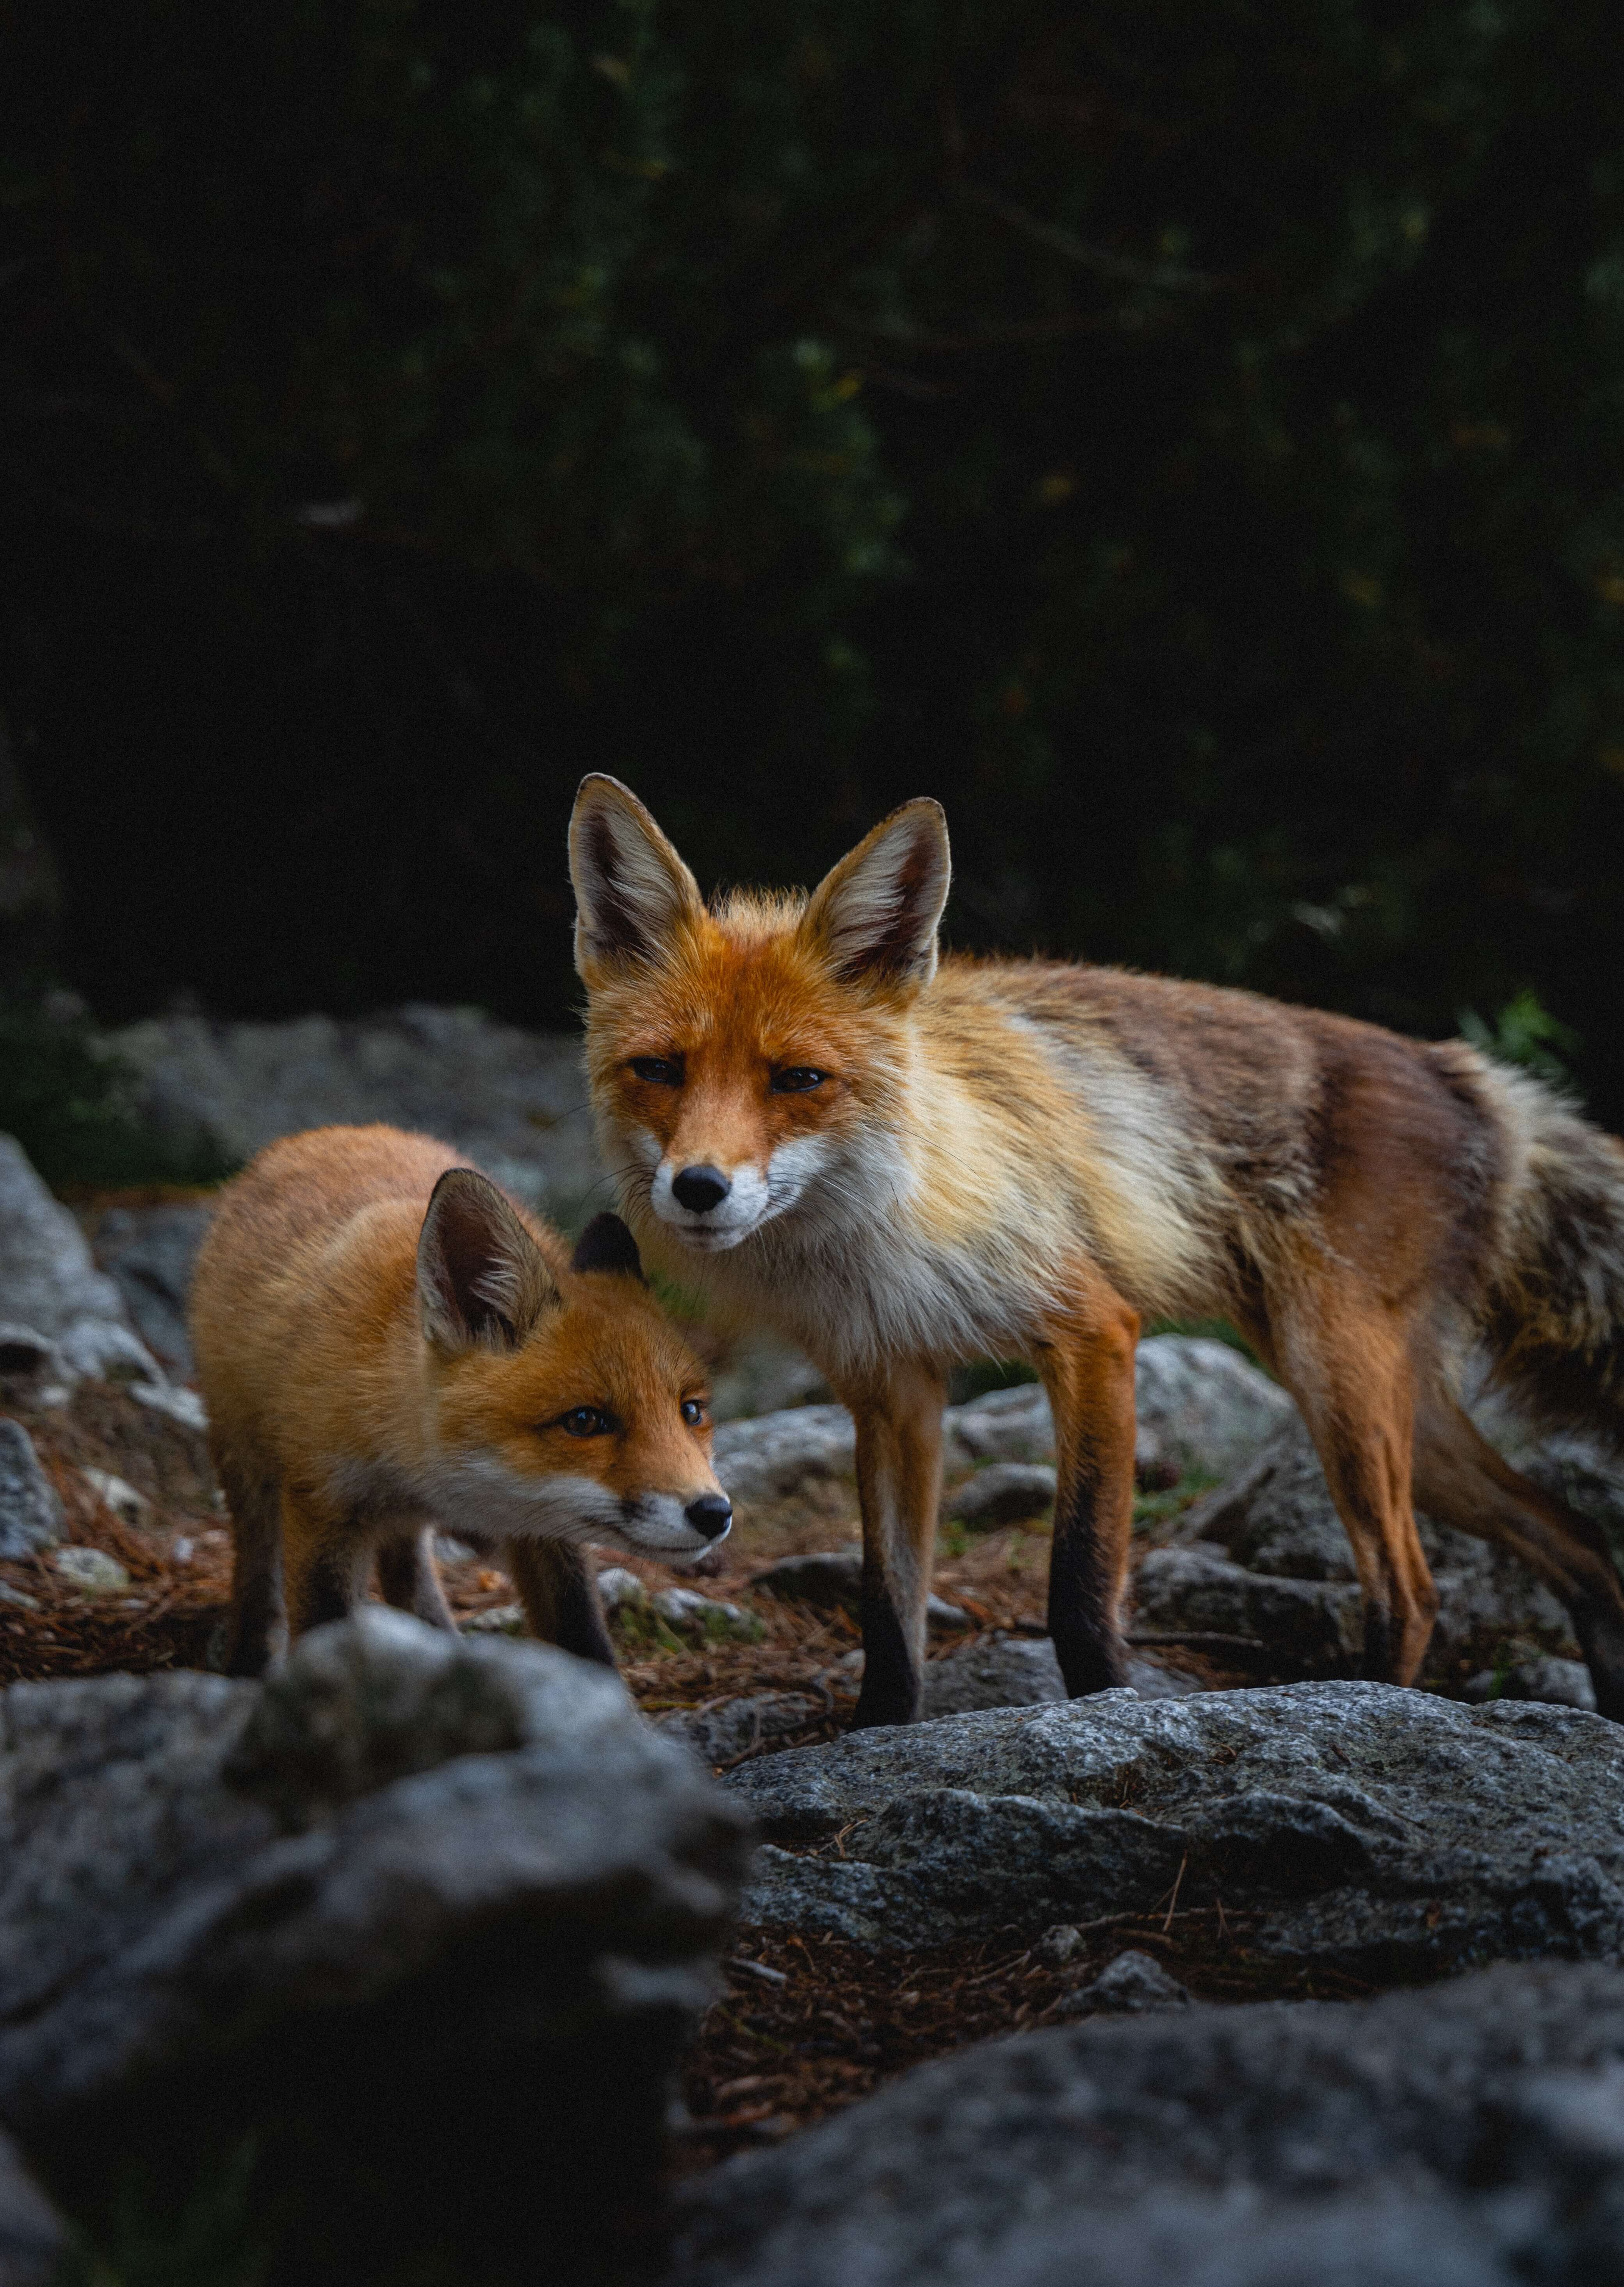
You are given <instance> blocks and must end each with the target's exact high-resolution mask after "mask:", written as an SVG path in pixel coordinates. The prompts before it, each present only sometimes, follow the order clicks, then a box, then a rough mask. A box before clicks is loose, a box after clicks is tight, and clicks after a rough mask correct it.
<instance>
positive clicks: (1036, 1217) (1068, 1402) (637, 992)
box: [570, 778, 1624, 1721]
mask: <svg viewBox="0 0 1624 2287" xmlns="http://www.w3.org/2000/svg"><path fill="white" fill-rule="evenodd" d="M570 849H571V870H572V874H573V876H574V883H575V891H576V902H577V928H576V961H577V966H578V968H579V969H580V972H581V975H582V979H583V981H584V983H585V985H586V986H587V989H588V1015H587V1062H588V1070H589V1073H590V1083H591V1088H592V1096H593V1102H594V1104H595V1107H596V1110H597V1113H598V1125H599V1130H600V1134H601V1136H602V1138H603V1141H604V1144H605V1148H606V1153H607V1155H608V1157H609V1159H610V1161H611V1164H612V1166H613V1167H614V1170H615V1173H616V1175H617V1176H618V1179H619V1182H620V1185H621V1191H622V1200H623V1204H624V1207H625V1212H626V1214H627V1215H628V1217H629V1219H630V1221H631V1222H632V1223H633V1225H634V1227H635V1228H636V1230H637V1231H638V1237H639V1238H640V1239H641V1240H642V1241H643V1243H644V1244H645V1245H646V1246H648V1247H649V1249H650V1251H651V1253H652V1254H654V1259H655V1260H656V1261H658V1262H661V1263H662V1264H663V1265H665V1266H667V1267H669V1268H670V1269H671V1270H672V1271H673V1273H674V1275H676V1276H678V1277H680V1278H683V1279H684V1280H685V1282H686V1283H688V1284H690V1285H698V1286H701V1288H703V1289H705V1290H706V1291H708V1292H709V1294H710V1295H711V1297H712V1298H713V1299H714V1301H715V1302H717V1305H718V1306H719V1307H720V1308H721V1309H722V1310H725V1311H727V1312H730V1313H732V1314H733V1315H735V1316H736V1317H738V1318H743V1319H751V1318H764V1319H766V1320H767V1321H768V1322H769V1323H772V1324H774V1325H776V1326H778V1327H780V1329H781V1330H782V1331H783V1332H784V1333H786V1334H788V1336H789V1337H790V1338H791V1339H793V1340H795V1341H798V1342H799V1343H801V1344H802V1345H803V1347H804V1348H805V1349H807V1350H808V1351H809V1352H810V1353H811V1355H812V1357H813V1358H814V1359H816V1360H817V1361H818V1362H819V1364H820V1365H821V1366H822V1367H823V1370H824V1372H825V1373H826V1374H827V1375H828V1378H829V1380H830V1381H831V1382H832V1384H833V1385H834V1387H835V1388H836V1390H837V1391H839V1392H840V1394H841V1395H842V1396H843V1397H845V1398H846V1399H847V1401H848V1402H849V1403H850V1405H852V1411H853V1413H854V1415H855V1417H856V1420H857V1425H858V1462H859V1476H860V1492H861V1496H862V1502H863V1513H864V1536H865V1548H866V1559H865V1564H866V1571H865V1578H866V1582H867V1600H866V1601H867V1617H866V1626H865V1641H866V1643H867V1648H868V1654H869V1657H868V1660H867V1669H866V1674H865V1679H864V1686H863V1695H862V1699H861V1701H860V1706H859V1721H895V1720H899V1718H906V1717H907V1715H908V1714H909V1713H912V1712H913V1711H914V1709H915V1706H916V1705H917V1698H918V1689H919V1657H920V1652H921V1649H922V1643H923V1637H922V1605H923V1596H924V1594H925V1591H926V1589H927V1587H928V1585H929V1573H930V1551H931V1535H932V1533H933V1531H934V1527H935V1509H936V1486H937V1468H938V1462H937V1458H936V1457H937V1454H938V1451H939V1414H940V1408H941V1402H942V1391H943V1389H944V1388H945V1379H946V1372H947V1367H948V1365H950V1364H951V1363H952V1362H953V1361H954V1360H955V1359H959V1358H963V1357H975V1356H978V1355H986V1354H990V1355H993V1356H994V1357H1026V1358H1029V1359H1031V1360H1033V1361H1034V1363H1035V1364H1036V1365H1038V1367H1039V1370H1040V1372H1041V1373H1042V1377H1043V1380H1044V1381H1045V1382H1046V1384H1047V1386H1048V1388H1049V1390H1050V1396H1051V1398H1052V1400H1053V1404H1054V1411H1055V1421H1056V1435H1057V1442H1058V1460H1059V1476H1060V1492H1059V1499H1058V1503H1057V1508H1056V1539H1055V1554H1054V1559H1053V1564H1052V1568H1051V1574H1050V1625H1051V1627H1052V1630H1053V1633H1054V1637H1055V1642H1056V1648H1057V1651H1058V1655H1059V1658H1060V1663H1061V1666H1062V1670H1063V1672H1064V1674H1065V1675H1066V1682H1067V1684H1068V1686H1069V1687H1070V1689H1071V1690H1073V1691H1082V1690H1097V1689H1099V1688H1100V1687H1101V1686H1102V1685H1105V1684H1108V1683H1110V1682H1115V1681H1120V1680H1121V1674H1122V1652H1121V1636H1120V1633H1119V1621H1118V1604H1119V1600H1120V1594H1121V1585H1122V1580H1123V1577H1124V1571H1125V1565H1126V1558H1127V1548H1128V1531H1129V1513H1130V1501H1131V1470H1132V1452H1133V1373H1132V1367H1133V1349H1134V1343H1135V1341H1136V1339H1137V1330H1138V1326H1139V1324H1140V1322H1141V1320H1142V1319H1144V1318H1181V1317H1191V1316H1198V1315H1201V1316H1204V1315H1208V1314H1213V1315H1222V1316H1224V1317H1227V1318H1231V1319H1232V1320H1233V1321H1234V1322H1235V1323H1236V1324H1237V1325H1238V1326H1240V1328H1241V1330H1242V1331H1243V1332H1244V1333H1246V1334H1247V1335H1248V1339H1249V1340H1250V1341H1252V1342H1253V1344H1254V1345H1255V1346H1256V1349H1257V1350H1258V1351H1259V1353H1260V1355H1262V1356H1263V1357H1264V1359H1265V1360H1266V1361H1267V1362H1268V1363H1269V1364H1270V1365H1271V1366H1272V1367H1273V1369H1274V1370H1275V1371H1276V1372H1277V1373H1279V1376H1280V1379H1281V1380H1282V1381H1284V1382H1285V1383H1286V1385H1287V1388H1288V1389H1290V1390H1291V1392H1292V1394H1293V1396H1294V1397H1295V1398H1296V1399H1297V1401H1298V1403H1299V1405H1301V1407H1302V1409H1303V1414H1304V1416H1305V1418H1306V1420H1307V1421H1308V1423H1309V1426H1310V1428H1311V1431H1312V1433H1313V1436H1314V1437H1315V1440H1316V1442H1317V1444H1318V1446H1319V1453H1320V1456H1321V1459H1322V1460H1323V1461H1324V1463H1325V1467H1326V1473H1327V1480H1328V1483H1329V1484H1330V1488H1331V1491H1332V1494H1333V1496H1334V1498H1335V1501H1336V1504H1337V1508H1338V1510H1339V1512H1340V1514H1341V1515H1342V1518H1343V1523H1345V1525H1346V1527H1347V1530H1348V1533H1349V1537H1350V1539H1351V1543H1352V1546H1353V1550H1354V1555H1355V1559H1356V1563H1357V1565H1358V1570H1359V1579H1360V1582H1361V1584H1362V1586H1363V1588H1364V1592H1365V1597H1366V1607H1367V1642H1366V1662H1367V1670H1368V1672H1370V1673H1371V1674H1375V1675H1378V1676H1391V1677H1394V1678H1396V1679H1397V1680H1398V1681H1400V1682H1408V1681H1409V1680H1411V1679H1412V1678H1413V1677H1414V1674H1415V1673H1416V1671H1417V1669H1418V1667H1419V1665H1420V1662H1421V1659H1422V1654H1423V1652H1424V1650H1425V1648H1426V1643H1427V1639H1428V1636H1429V1634H1430V1628H1431V1624H1432V1617H1433V1612H1434V1610H1435V1606H1436V1597H1435V1595H1434V1592H1433V1588H1432V1583H1431V1580H1430V1577H1429V1575H1428V1571H1427V1567H1426V1563H1425V1560H1424V1557H1423V1555H1422V1550H1421V1545H1420V1542H1419V1540H1418V1539H1417V1537H1416V1531H1415V1520H1414V1487H1415V1485H1416V1484H1420V1485H1421V1486H1422V1488H1423V1490H1424V1491H1425V1493H1426V1496H1427V1499H1428V1500H1429V1503H1430V1506H1431V1507H1432V1508H1433V1510H1434V1512H1435V1513H1436V1514H1438V1515H1441V1516H1446V1517H1447V1519H1448V1521H1449V1522H1451V1523H1456V1524H1459V1525H1461V1526H1462V1527H1463V1528H1465V1529H1467V1530H1470V1531H1482V1532H1484V1533H1486V1534H1488V1535H1489V1536H1491V1537H1493V1538H1495V1539H1501V1540H1503V1541H1506V1542H1507V1543H1508V1544H1509V1545H1510V1546H1511V1547H1515V1548H1517V1550H1518V1552H1519V1554H1521V1555H1524V1556H1525V1559H1526V1561H1527V1562H1528V1563H1530V1564H1531V1565H1533V1567H1534V1569H1535V1570H1536V1571H1539V1572H1540V1573H1541V1577H1542V1578H1543V1579H1546V1580H1547V1581H1548V1582H1549V1585H1550V1586H1551V1587H1553V1588H1554V1589H1555V1590H1556V1591H1557V1594H1558V1595H1561V1596H1562V1597H1563V1598H1564V1599H1565V1602H1566V1603H1567V1605H1568V1608H1569V1610H1570V1612H1571V1613H1572V1615H1573V1622H1574V1626H1575V1628H1576V1631H1577V1633H1578V1634H1579V1638H1580V1643H1581V1645H1582V1646H1583V1648H1584V1650H1585V1653H1586V1657H1587V1658H1588V1661H1589V1663H1590V1666H1591V1672H1592V1674H1593V1676H1594V1677H1595V1680H1596V1691H1597V1698H1598V1704H1599V1705H1601V1706H1602V1707H1603V1709H1604V1711H1605V1712H1608V1713H1614V1714H1620V1715H1624V1589H1620V1582H1619V1579H1618V1576H1617V1574H1616V1572H1615V1571H1614V1569H1613V1567H1612V1563H1611V1561H1610V1560H1609V1558H1608V1557H1607V1555H1606V1552H1605V1548H1604V1545H1603V1544H1602V1542H1601V1540H1600V1537H1599V1536H1598V1534H1597V1533H1596V1531H1595V1530H1594V1528H1592V1527H1590V1526H1589V1525H1588V1524H1587V1523H1586V1522H1585V1521H1584V1520H1583V1519H1581V1518H1579V1517H1577V1516H1575V1515H1573V1512H1571V1511H1570V1510H1567V1509H1565V1508H1564V1507H1563V1506H1562V1505H1561V1504H1560V1503H1557V1502H1554V1501H1551V1500H1549V1499H1548V1498H1547V1497H1546V1496H1545V1495H1543V1494H1541V1493H1540V1492H1538V1491H1537V1490H1536V1489H1535V1488H1534V1487H1533V1486H1532V1485H1530V1484H1527V1483H1526V1482H1525V1480H1523V1479H1521V1478H1520V1477H1517V1476H1516V1474H1515V1473H1514V1472H1512V1471H1510V1470H1509V1469H1507V1468H1506V1467H1505V1465H1504V1464H1503V1463H1501V1462H1500V1461H1499V1460H1498V1458H1497V1457H1495V1456H1493V1454H1492V1453H1490V1452H1489V1449H1488V1448H1487V1447H1485V1446H1484V1445H1483V1444H1482V1441H1481V1440H1480V1439H1477V1437H1476V1433H1475V1432H1473V1431H1472V1430H1471V1429H1470V1424H1469V1423H1467V1422H1466V1420H1465V1418H1464V1416H1463V1415H1462V1413H1460V1411H1459V1407H1458V1405H1457V1404H1456V1401H1455V1396H1454V1391H1455V1385H1456V1383H1457V1381H1458V1380H1459V1377H1460V1373H1461V1371H1462V1366H1463V1365H1464V1363H1465V1362H1466V1360H1467V1358H1468V1357H1469V1355H1470V1353H1472V1352H1473V1351H1474V1349H1478V1350H1481V1351H1482V1352H1483V1353H1484V1354H1485V1355H1486V1356H1487V1357H1489V1358H1490V1359H1491V1361H1493V1362H1495V1363H1496V1365H1497V1370H1498V1371H1499V1372H1500V1373H1501V1375H1502V1377H1503V1378H1504V1379H1505V1380H1506V1381H1508V1382H1509V1383H1510V1384H1511V1385H1513V1386H1514V1387H1515V1389H1517V1391H1518V1392H1520V1393H1521V1394H1523V1395H1524V1396H1525V1397H1527V1398H1528V1399H1529V1400H1530V1401H1531V1402H1532V1403H1533V1405H1534V1406H1535V1407H1536V1409H1538V1410H1540V1411H1541V1412H1542V1413H1543V1414H1544V1416H1545V1418H1547V1419H1548V1420H1582V1421H1583V1422H1584V1423H1585V1424H1587V1425H1588V1426H1589V1427H1591V1428H1597V1429H1599V1430H1600V1431H1601V1432H1602V1433H1603V1434H1604V1435H1605V1436H1609V1437H1611V1438H1612V1440H1613V1441H1614V1442H1615V1443H1624V1153H1621V1152H1620V1148H1619V1147H1618V1146H1617V1145H1616V1144H1612V1142H1611V1141H1610V1139H1607V1138H1605V1137H1603V1136H1599V1135H1597V1134H1596V1131H1595V1130H1594V1129H1591V1128H1587V1127H1586V1126H1585V1124H1584V1123H1583V1122H1582V1121H1580V1120H1578V1119H1577V1118H1575V1117H1574V1116H1573V1114H1572V1113H1571V1112H1569V1111H1567V1109H1566V1108H1565V1106H1563V1105H1562V1104H1559V1103H1558V1102H1557V1100H1555V1099H1554V1098H1552V1097H1551V1096H1549V1093H1548V1092H1546V1091H1543V1090H1541V1088H1539V1087H1538V1084H1537V1083H1535V1082H1533V1081H1531V1080H1527V1079H1526V1078H1525V1076H1522V1075H1519V1074H1512V1073H1507V1072H1503V1071H1501V1070H1500V1069H1499V1068H1497V1067H1495V1066H1493V1065H1491V1064H1488V1063H1487V1062H1486V1061H1485V1059H1484V1058H1483V1057H1481V1056H1477V1054H1476V1053H1475V1052H1474V1051H1473V1050H1471V1049H1468V1048H1466V1047H1464V1046H1463V1045H1462V1044H1461V1043H1458V1042H1455V1043H1445V1044H1443V1045H1441V1046H1429V1045H1426V1044H1423V1043H1422V1042H1419V1041H1406V1040H1401V1039H1399V1038H1398V1037H1397V1036H1395V1035H1394V1034H1392V1033H1385V1032H1382V1031H1381V1030H1380V1029H1379V1028H1377V1027H1376V1026H1374V1025H1362V1024H1357V1023H1354V1022H1352V1021H1351V1020H1350V1019H1347V1018H1343V1017H1330V1016H1325V1015H1321V1014H1319V1013H1316V1012H1314V1011H1312V1010H1308V1009H1291V1008H1286V1007H1282V1006H1280V1005H1279V1004H1278V1003H1274V1002H1271V1001H1264V1000H1261V999H1259V998H1257V997H1256V996H1255V995H1253V994H1250V993H1235V992H1224V991H1222V990H1218V989H1215V988H1213V987H1209V986H1205V985H1189V984H1183V983H1179V982H1176V981H1175V980H1172V979H1169V978H1165V977H1139V976H1133V975H1129V974H1126V973H1124V972H1122V971H1120V970H1113V969H1089V968H1081V967H1076V968H1073V967H1068V966H1066V965H1064V964H1061V963H1058V962H1050V961H1002V960H992V961H969V960H957V959H955V960H947V961H940V962H939V961H938V956H937V947H936V930H937V924H938V921H939V914H940V912H941V908H942V904H943V902H944V900H945V898H946V895H947V835H946V828H945V825H944V822H943V820H942V817H941V813H940V811H939V808H938V807H937V805H936V804H935V803H928V802H916V803H908V804H907V805H905V806H904V808H903V809H901V810H899V811H897V812H895V813H894V814H893V815H892V817H891V818H890V819H885V820H884V821H883V822H882V824H881V825H880V826H878V827H875V829H874V831H873V832H872V833H871V834H870V835H867V837H866V839H865V840H864V841H863V842H862V843H860V844H859V845H858V847H857V848H856V849H855V850H854V851H852V852H851V853H850V855H849V856H848V857H846V858H845V859H843V860H842V861H841V863H840V864H839V865H838V866H837V867H836V868H835V869H834V871H833V872H832V873H831V874H829V875H828V878H827V879H826V880H825V881H824V882H822V883H821V884H820V887H819V888H818V889H817V890H815V891H814V892H813V893H812V896H811V897H810V898H804V897H801V896H798V895H797V896H786V895H783V894H779V893H773V894H766V895H759V896H758V895H754V894H750V893H735V894H733V895H732V896H730V897H728V898H722V899H719V900H718V901H717V903H716V904H715V905H713V906H707V905H706V904H705V902H704V901H703V899H702V898H701V895H700V892H699V889H698V886H697V884H696V883H695V882H694V880H693V875H692V874H690V873H689V871H688V869H687V867H685V865H684V864H683V861H682V859H680V858H679V857H678V856H677V852H676V851H675V850H674V849H672V847H671V845H670V843H669V842H668V841H667V840H666V839H665V836H664V835H662V834H661V832H660V829H659V827H657V826H656V825H655V823H654V819H652V818H651V817H650V816H649V814H648V812H647V811H646V810H645V809H644V808H643V806H642V804H641V803H638V801H637V799H636V797H635V796H634V795H631V794H630V792H629V791H628V790H627V789H626V788H625V787H621V786H620V785H618V783H617V782H616V781H614V780H613V779H604V778H593V779H587V780H586V781H584V783H583V785H582V790H581V793H580V795H579V796H578V798H577V802H576V806H575V813H574V819H572V823H571V843H570ZM696 1178H697V1179H698V1188H697V1189H696V1188H695V1179H696Z"/></svg>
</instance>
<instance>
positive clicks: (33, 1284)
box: [0, 1136, 163, 1381]
mask: <svg viewBox="0 0 1624 2287" xmlns="http://www.w3.org/2000/svg"><path fill="white" fill-rule="evenodd" d="M0 1307H3V1308H4V1313H5V1316H6V1318H7V1319H8V1320H11V1321H13V1322H15V1323H16V1324H18V1325H20V1326H24V1327H27V1328H31V1329H32V1330H33V1331H34V1332H35V1333H38V1334H42V1335H44V1337H45V1339H46V1340H47V1341H51V1342H53V1343H54V1344H55V1345H56V1349H57V1350H58V1352H59V1355H60V1356H61V1357H62V1358H63V1359H64V1360H65V1361H66V1364H67V1367H68V1369H69V1370H70V1372H71V1373H75V1374H96V1375H99V1376H100V1377H101V1378H102V1379H103V1380H107V1381H128V1380H148V1381H162V1379H163V1377H162V1373H161V1371H160V1369H159V1366H158V1364H157V1361H156V1359H155V1358H154V1357H153V1356H152V1354H151V1352H150V1351H149V1350H148V1349H147V1348H146V1346H145V1344H143V1343H142V1342H140V1341H138V1340H137V1339H136V1336H135V1334H134V1333H133V1332H132V1331H131V1327H130V1325H129V1323H128V1320H127V1319H126V1317H125V1314H124V1305H123V1297H122V1296H121V1295H120V1294H119V1291H118V1289H117V1287H116V1286H115V1285H114V1284H113V1281H112V1280H111V1279H110V1278H106V1277H104V1276H103V1274H102V1273H101V1272H100V1271H99V1270H97V1268H96V1266H95V1263H94V1262H92V1260H91V1250H90V1248H89V1246H88V1245H87V1244H86V1242H85V1238H84V1234H83V1231H81V1230H80V1228H79V1226H78V1224H77V1223H75V1221H74V1219H73V1217H72V1215H69V1214H68V1212H67V1208H66V1207H63V1206H61V1205H60V1204H59V1201H57V1200H56V1199H52V1198H51V1193H50V1192H49V1191H47V1190H46V1188H45V1186H44V1183H42V1182H41V1181H40V1179H39V1177H38V1175H36V1173H35V1172H34V1169H33V1167H31V1166H30V1165H29V1162H28V1155H27V1154H26V1153H25V1152H24V1151H23V1149H22V1146H21V1145H20V1144H19V1143H18V1142H17V1141H16V1140H15V1138H14V1137H12V1136H0Z"/></svg>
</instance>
